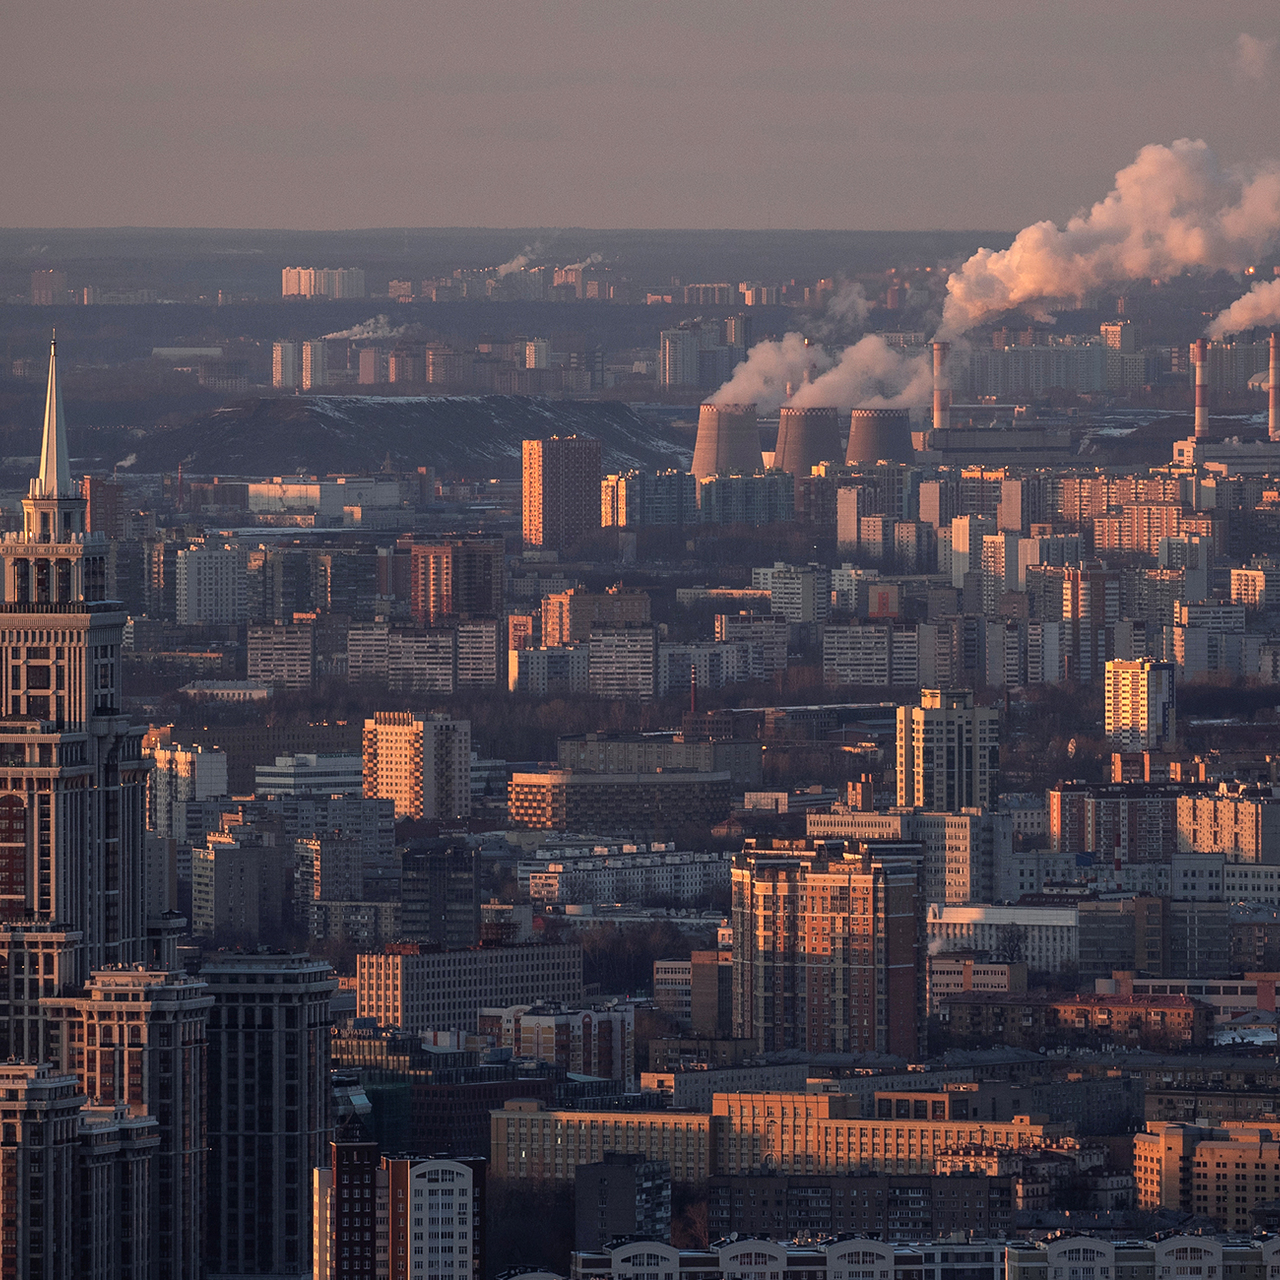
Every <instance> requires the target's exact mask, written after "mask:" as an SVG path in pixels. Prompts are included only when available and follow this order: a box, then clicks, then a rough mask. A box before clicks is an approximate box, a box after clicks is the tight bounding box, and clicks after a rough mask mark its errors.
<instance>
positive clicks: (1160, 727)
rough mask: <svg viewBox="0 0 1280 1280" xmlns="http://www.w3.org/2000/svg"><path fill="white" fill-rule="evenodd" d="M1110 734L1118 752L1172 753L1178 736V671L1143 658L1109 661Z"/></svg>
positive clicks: (1107, 682) (1107, 693) (1108, 706)
mask: <svg viewBox="0 0 1280 1280" xmlns="http://www.w3.org/2000/svg"><path fill="white" fill-rule="evenodd" d="M1106 673H1107V674H1106V686H1105V697H1106V703H1105V705H1106V731H1107V737H1108V738H1109V739H1110V740H1111V743H1112V745H1113V746H1114V747H1115V748H1116V750H1117V751H1169V750H1172V748H1173V746H1174V744H1175V742H1176V741H1177V737H1178V719H1177V694H1176V690H1175V687H1174V684H1175V676H1176V668H1175V667H1174V664H1173V663H1172V662H1153V661H1151V660H1150V659H1149V658H1139V659H1137V660H1135V661H1133V662H1124V661H1118V660H1117V661H1114V662H1108V663H1107V667H1106Z"/></svg>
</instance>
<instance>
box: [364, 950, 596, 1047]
mask: <svg viewBox="0 0 1280 1280" xmlns="http://www.w3.org/2000/svg"><path fill="white" fill-rule="evenodd" d="M581 998H582V947H581V945H580V944H579V943H576V942H556V943H531V944H529V945H527V946H512V947H492V948H489V947H477V948H471V949H468V950H464V951H438V950H431V949H428V948H426V947H423V946H419V944H417V943H397V944H394V945H391V946H389V947H387V948H386V950H385V951H383V952H379V953H372V954H362V955H360V956H358V957H357V959H356V1016H357V1017H359V1018H373V1019H374V1020H375V1021H376V1022H377V1024H378V1025H379V1026H384V1027H399V1028H401V1029H402V1030H404V1031H411V1032H421V1031H428V1030H432V1029H440V1030H447V1029H449V1028H461V1029H463V1030H467V1031H474V1030H475V1029H476V1025H477V1018H478V1015H479V1011H480V1009H481V1008H486V1007H491V1006H497V1007H500V1008H506V1007H508V1006H510V1005H514V1004H520V1003H528V1004H533V1003H535V1002H537V1001H548V1002H554V1003H556V1004H566V1003H569V1002H571V1001H576V1000H580V999H581Z"/></svg>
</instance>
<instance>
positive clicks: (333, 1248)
mask: <svg viewBox="0 0 1280 1280" xmlns="http://www.w3.org/2000/svg"><path fill="white" fill-rule="evenodd" d="M338 1134H339V1135H340V1136H338V1137H337V1138H335V1139H334V1140H333V1141H332V1142H330V1143H329V1158H328V1162H327V1163H326V1164H324V1165H322V1166H319V1167H318V1168H315V1169H313V1170H312V1171H311V1188H312V1191H311V1200H312V1210H311V1231H312V1245H311V1258H312V1265H313V1266H314V1268H315V1272H314V1280H347V1277H349V1278H350V1280H375V1277H377V1276H378V1275H379V1274H381V1275H386V1274H387V1263H388V1260H389V1258H390V1236H391V1232H390V1230H387V1231H385V1232H384V1231H379V1230H376V1228H377V1227H378V1226H380V1225H385V1224H386V1222H387V1219H388V1216H389V1213H390V1207H389V1206H390V1197H389V1196H388V1194H387V1191H388V1179H387V1177H386V1174H385V1171H384V1170H383V1169H382V1168H381V1167H380V1164H379V1161H378V1144H377V1143H376V1142H372V1141H370V1140H368V1139H367V1138H365V1137H364V1133H363V1130H362V1129H360V1127H359V1126H358V1125H355V1126H348V1127H345V1128H344V1127H341V1126H340V1127H339V1129H338ZM406 1256H407V1255H406Z"/></svg>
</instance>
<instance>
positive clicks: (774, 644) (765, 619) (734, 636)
mask: <svg viewBox="0 0 1280 1280" xmlns="http://www.w3.org/2000/svg"><path fill="white" fill-rule="evenodd" d="M715 636H716V641H717V643H720V644H745V645H746V646H747V653H748V667H747V671H748V676H749V678H750V679H752V680H771V679H772V678H773V677H774V676H775V675H777V674H778V672H779V671H785V670H786V669H787V644H788V642H789V638H790V625H789V623H788V622H787V619H786V618H785V617H784V616H783V615H782V613H781V612H779V613H776V614H767V613H766V614H758V613H748V612H746V611H745V610H744V611H742V612H740V613H718V614H716V631H715Z"/></svg>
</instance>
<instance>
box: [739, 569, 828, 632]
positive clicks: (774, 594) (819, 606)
mask: <svg viewBox="0 0 1280 1280" xmlns="http://www.w3.org/2000/svg"><path fill="white" fill-rule="evenodd" d="M751 586H752V588H753V589H755V590H757V591H767V592H769V599H770V602H771V607H770V612H772V613H774V614H779V615H781V616H782V617H784V618H786V620H787V621H788V622H794V623H809V624H812V625H816V626H821V625H822V624H823V623H824V622H826V620H827V617H828V615H829V614H830V613H831V570H830V569H826V568H824V567H823V566H822V565H818V564H806V565H791V564H784V563H783V562H782V561H780V560H779V561H777V562H775V563H774V564H773V565H771V566H768V567H762V568H754V569H752V570H751Z"/></svg>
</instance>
